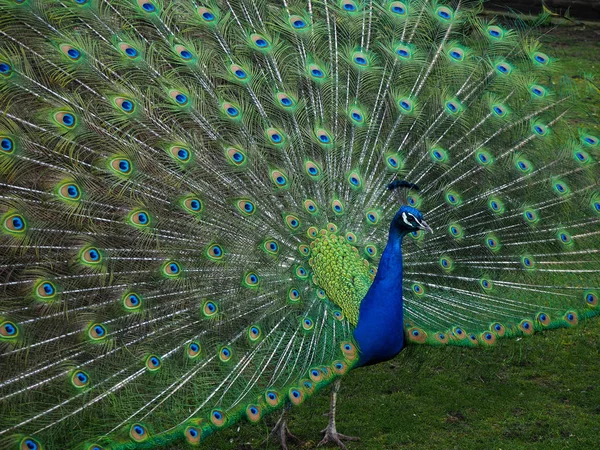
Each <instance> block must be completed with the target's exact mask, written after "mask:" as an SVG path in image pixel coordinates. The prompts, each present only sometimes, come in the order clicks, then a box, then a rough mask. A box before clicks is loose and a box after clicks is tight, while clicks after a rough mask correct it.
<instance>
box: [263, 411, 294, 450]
mask: <svg viewBox="0 0 600 450" xmlns="http://www.w3.org/2000/svg"><path fill="white" fill-rule="evenodd" d="M285 413H286V409H284V410H283V413H282V414H281V417H280V418H279V420H278V421H277V423H276V424H275V426H274V427H273V429H272V430H271V433H270V434H269V437H267V439H265V440H264V441H263V442H262V444H261V445H264V444H266V443H267V441H268V440H269V439H271V438H275V439H279V444H280V445H281V449H282V450H288V446H287V443H288V439H291V440H293V441H296V442H300V439H298V438H297V437H296V436H294V435H293V434H292V433H291V432H290V429H289V428H288V426H287V423H286V420H285Z"/></svg>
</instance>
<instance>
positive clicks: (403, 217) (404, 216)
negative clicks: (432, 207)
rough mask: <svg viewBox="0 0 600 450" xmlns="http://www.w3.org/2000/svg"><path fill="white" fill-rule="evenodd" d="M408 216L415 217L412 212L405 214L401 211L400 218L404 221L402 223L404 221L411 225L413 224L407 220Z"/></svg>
mask: <svg viewBox="0 0 600 450" xmlns="http://www.w3.org/2000/svg"><path fill="white" fill-rule="evenodd" d="M408 216H410V217H412V218H413V219H415V216H413V215H412V214H408V215H407V214H406V213H405V212H403V213H402V220H403V221H404V223H405V224H406V225H408V226H409V227H412V226H413V224H412V223H410V222H409V221H408ZM415 220H417V219H415Z"/></svg>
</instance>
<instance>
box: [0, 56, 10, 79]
mask: <svg viewBox="0 0 600 450" xmlns="http://www.w3.org/2000/svg"><path fill="white" fill-rule="evenodd" d="M12 73H13V69H12V66H11V65H10V64H9V63H8V62H7V61H2V60H0V76H3V77H5V78H8V77H10V76H11V75H12Z"/></svg>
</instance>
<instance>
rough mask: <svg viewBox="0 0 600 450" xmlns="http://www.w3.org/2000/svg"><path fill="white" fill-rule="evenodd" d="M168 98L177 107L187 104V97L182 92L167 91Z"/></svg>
mask: <svg viewBox="0 0 600 450" xmlns="http://www.w3.org/2000/svg"><path fill="white" fill-rule="evenodd" d="M169 97H170V98H171V100H172V101H173V103H175V105H177V106H186V105H187V104H188V103H189V98H188V96H187V95H186V94H185V93H184V92H181V91H178V90H176V89H172V90H170V91H169Z"/></svg>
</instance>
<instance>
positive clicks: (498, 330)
mask: <svg viewBox="0 0 600 450" xmlns="http://www.w3.org/2000/svg"><path fill="white" fill-rule="evenodd" d="M490 330H491V331H493V332H494V333H495V334H496V336H498V337H503V336H504V335H505V334H506V327H505V326H504V325H502V324H501V323H499V322H496V323H493V324H491V325H490Z"/></svg>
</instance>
